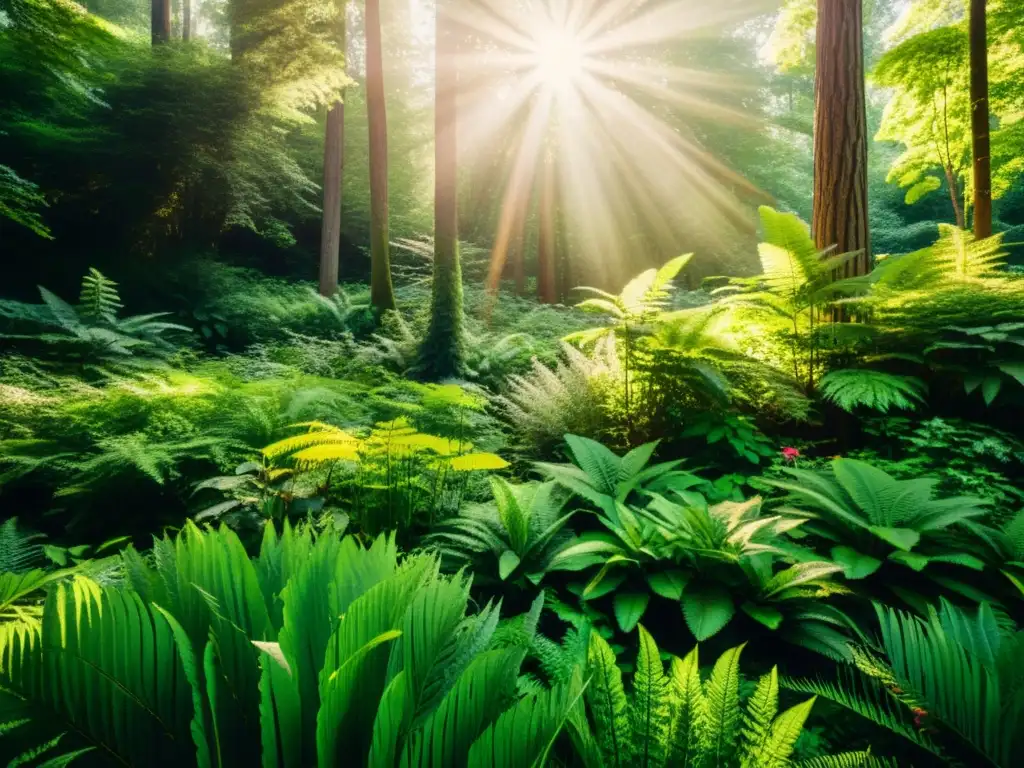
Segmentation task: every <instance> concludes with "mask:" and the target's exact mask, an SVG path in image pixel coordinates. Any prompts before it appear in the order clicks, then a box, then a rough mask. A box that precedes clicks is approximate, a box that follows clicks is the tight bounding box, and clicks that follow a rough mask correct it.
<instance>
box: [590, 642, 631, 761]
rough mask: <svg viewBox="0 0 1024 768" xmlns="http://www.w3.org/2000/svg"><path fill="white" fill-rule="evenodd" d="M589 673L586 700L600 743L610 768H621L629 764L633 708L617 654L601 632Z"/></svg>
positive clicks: (592, 648) (595, 644) (593, 644)
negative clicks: (630, 717) (627, 694)
mask: <svg viewBox="0 0 1024 768" xmlns="http://www.w3.org/2000/svg"><path fill="white" fill-rule="evenodd" d="M587 670H588V672H589V674H590V685H588V686H587V690H586V699H587V704H589V706H590V711H591V712H592V713H593V716H594V732H595V736H596V738H597V743H598V745H599V747H600V748H601V753H602V754H603V755H604V757H605V762H606V763H607V765H609V766H614V767H615V768H620V766H625V765H627V764H628V762H629V754H630V742H631V739H630V728H629V707H628V704H627V701H626V692H625V690H624V689H623V687H622V672H621V671H620V670H619V667H618V665H617V664H616V663H615V653H614V652H613V651H612V649H611V647H610V646H609V645H608V643H607V642H605V640H604V638H602V637H601V636H600V635H599V634H598V633H597V632H591V633H590V641H589V646H588V649H587Z"/></svg>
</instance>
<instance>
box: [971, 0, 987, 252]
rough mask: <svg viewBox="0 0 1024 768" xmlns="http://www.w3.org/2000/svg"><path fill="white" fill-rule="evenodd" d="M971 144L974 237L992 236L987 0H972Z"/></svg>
mask: <svg viewBox="0 0 1024 768" xmlns="http://www.w3.org/2000/svg"><path fill="white" fill-rule="evenodd" d="M970 39H971V144H972V148H973V154H974V236H975V237H977V238H978V239H979V240H980V239H981V238H984V237H990V236H991V235H992V158H991V149H990V146H989V135H988V36H987V31H986V27H985V0H971V17H970Z"/></svg>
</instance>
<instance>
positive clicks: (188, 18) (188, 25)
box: [181, 0, 192, 42]
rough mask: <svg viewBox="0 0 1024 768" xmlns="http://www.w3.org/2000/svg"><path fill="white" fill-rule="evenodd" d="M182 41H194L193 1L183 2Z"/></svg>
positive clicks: (184, 0)
mask: <svg viewBox="0 0 1024 768" xmlns="http://www.w3.org/2000/svg"><path fill="white" fill-rule="evenodd" d="M181 39H182V40H184V41H185V42H188V41H189V40H191V39H192V0H181Z"/></svg>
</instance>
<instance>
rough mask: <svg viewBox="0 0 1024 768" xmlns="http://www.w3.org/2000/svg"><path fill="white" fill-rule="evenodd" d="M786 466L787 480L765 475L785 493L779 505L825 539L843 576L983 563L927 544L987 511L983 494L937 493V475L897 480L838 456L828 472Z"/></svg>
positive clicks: (858, 577)
mask: <svg viewBox="0 0 1024 768" xmlns="http://www.w3.org/2000/svg"><path fill="white" fill-rule="evenodd" d="M784 471H785V472H786V473H787V474H788V475H789V478H787V479H786V480H767V481H766V482H767V483H768V484H769V485H772V486H775V487H777V488H780V489H782V490H784V491H787V493H788V495H787V496H786V499H785V506H783V507H781V508H780V509H779V510H778V511H779V512H782V513H784V514H787V515H791V516H793V517H796V518H803V519H805V520H806V521H807V522H806V523H805V524H804V525H803V526H802V528H801V530H802V531H803V532H807V533H811V534H814V535H815V536H817V537H818V538H819V539H820V540H823V541H825V542H827V545H826V546H830V551H831V557H832V559H833V560H834V561H835V562H836V563H837V564H839V565H841V566H842V567H843V571H844V573H845V575H846V578H847V579H864V578H867V577H868V576H871V575H872V574H874V573H875V572H876V571H878V569H879V568H881V567H882V564H883V563H884V562H886V561H888V562H891V563H898V564H900V565H902V566H906V567H908V568H911V569H913V570H915V571H921V570H923V569H925V568H926V567H927V566H928V565H929V564H931V563H948V564H952V565H960V566H965V567H969V568H974V569H980V568H981V567H983V563H982V561H980V560H979V559H978V558H977V557H975V556H973V555H971V554H968V553H967V552H958V551H955V550H954V551H950V550H949V549H948V548H945V547H943V548H937V547H930V546H929V545H930V543H932V542H934V540H935V539H936V537H939V536H941V535H942V534H944V533H947V532H949V531H950V530H953V529H955V527H956V526H958V525H960V524H963V523H965V522H967V521H971V520H976V519H978V518H981V517H984V516H985V515H986V514H987V513H988V509H987V505H988V502H987V501H986V500H985V499H980V498H976V497H973V496H957V497H953V498H944V499H939V498H935V486H936V484H937V483H938V480H937V479H935V478H926V477H923V478H915V479H912V480H897V479H896V478H894V477H892V476H891V475H889V474H887V473H886V472H884V471H882V470H881V469H877V468H876V467H873V466H871V465H870V464H868V463H866V462H863V461H857V460H854V459H835V460H833V462H832V467H831V469H830V470H828V471H825V472H814V471H809V470H802V469H793V468H787V469H785V470H784Z"/></svg>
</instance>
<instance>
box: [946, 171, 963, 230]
mask: <svg viewBox="0 0 1024 768" xmlns="http://www.w3.org/2000/svg"><path fill="white" fill-rule="evenodd" d="M945 171H946V185H947V186H948V187H949V200H950V202H951V203H952V204H953V218H954V219H955V220H956V225H957V226H958V227H960V229H964V228H965V227H966V226H967V222H966V221H965V217H964V209H963V208H962V207H961V206H960V190H959V187H958V185H957V181H956V173H954V172H953V168H952V166H949V165H947V166H946V168H945Z"/></svg>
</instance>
